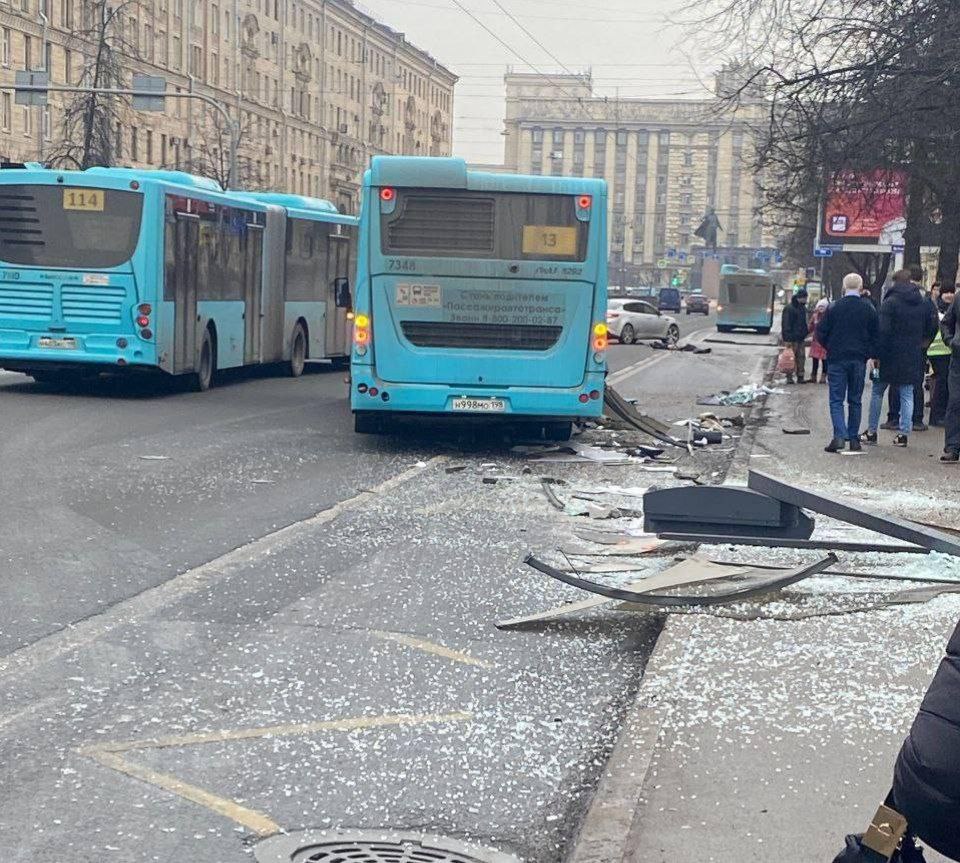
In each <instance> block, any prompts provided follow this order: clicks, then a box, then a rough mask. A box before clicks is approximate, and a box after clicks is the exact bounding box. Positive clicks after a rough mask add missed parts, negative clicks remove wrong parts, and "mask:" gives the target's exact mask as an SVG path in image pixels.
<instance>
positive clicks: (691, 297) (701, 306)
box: [687, 294, 710, 315]
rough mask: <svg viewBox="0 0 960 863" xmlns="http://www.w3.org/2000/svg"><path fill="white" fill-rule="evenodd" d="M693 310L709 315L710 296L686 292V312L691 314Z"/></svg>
mask: <svg viewBox="0 0 960 863" xmlns="http://www.w3.org/2000/svg"><path fill="white" fill-rule="evenodd" d="M694 312H696V313H697V314H701V315H709V314H710V298H709V297H705V296H704V295H703V294H688V295H687V314H688V315H692V314H693V313H694Z"/></svg>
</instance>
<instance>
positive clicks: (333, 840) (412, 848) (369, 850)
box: [254, 830, 518, 863]
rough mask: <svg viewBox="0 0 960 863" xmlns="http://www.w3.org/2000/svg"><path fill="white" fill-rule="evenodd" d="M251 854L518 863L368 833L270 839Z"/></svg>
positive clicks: (289, 861) (284, 861)
mask: <svg viewBox="0 0 960 863" xmlns="http://www.w3.org/2000/svg"><path fill="white" fill-rule="evenodd" d="M254 854H255V856H256V858H257V860H258V861H259V863H518V861H517V858H516V857H513V856H512V855H510V854H504V853H503V852H501V851H494V850H493V849H489V848H482V847H479V846H474V845H469V844H467V843H465V842H460V841H459V840H456V839H450V838H448V837H446V836H433V835H424V834H409V833H393V832H386V831H370V830H357V831H343V830H305V831H303V832H301V833H289V834H284V835H278V836H271V837H270V838H268V839H264V840H263V841H262V842H258V843H257V845H256V846H255V847H254Z"/></svg>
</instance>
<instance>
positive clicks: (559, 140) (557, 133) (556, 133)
mask: <svg viewBox="0 0 960 863" xmlns="http://www.w3.org/2000/svg"><path fill="white" fill-rule="evenodd" d="M553 146H554V147H558V148H560V149H561V150H562V149H563V129H554V130H553Z"/></svg>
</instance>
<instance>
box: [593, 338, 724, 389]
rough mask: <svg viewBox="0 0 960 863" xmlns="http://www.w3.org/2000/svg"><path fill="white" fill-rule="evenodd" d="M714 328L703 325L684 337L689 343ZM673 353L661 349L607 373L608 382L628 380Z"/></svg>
mask: <svg viewBox="0 0 960 863" xmlns="http://www.w3.org/2000/svg"><path fill="white" fill-rule="evenodd" d="M714 329H715V328H714V327H703V328H702V329H699V330H694V331H693V332H692V333H690V334H689V335H687V336H684V337H683V338H684V341H686V342H688V343H689V342H692V341H693V340H694V339H697V338H701V337H703V336H704V334H705V333H712V332H714ZM673 353H674V352H673V351H660V352H658V353H656V354H654V355H653V356H652V357H644V358H643V359H642V360H637V361H636V362H635V363H632V364H631V365H629V366H625V367H624V368H622V369H620V371H617V372H614V373H613V374H611V375H607V383H608V384H610V385H613V384H618V383H621V382H622V381H625V380H627V378H632V377H633V376H634V375H635V374H636V373H637V372H642V371H643V370H644V369H648V368H650V366H652V365H655V364H656V363H658V362H660V361H661V360H663V359H666V358H667V357H669V356H672V355H673Z"/></svg>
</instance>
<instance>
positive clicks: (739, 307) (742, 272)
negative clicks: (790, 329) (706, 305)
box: [717, 264, 778, 334]
mask: <svg viewBox="0 0 960 863" xmlns="http://www.w3.org/2000/svg"><path fill="white" fill-rule="evenodd" d="M777 287H778V285H777V281H776V279H774V278H773V276H771V275H770V274H769V273H768V272H766V270H746V269H742V268H740V267H738V266H736V265H734V264H724V265H723V266H722V267H721V268H720V293H719V295H718V297H717V330H718V331H719V332H721V333H729V332H731V331H732V330H735V329H749V330H756V331H757V332H758V333H763V334H766V333H769V332H770V328H771V327H772V326H773V304H774V301H775V300H776V296H777Z"/></svg>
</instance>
